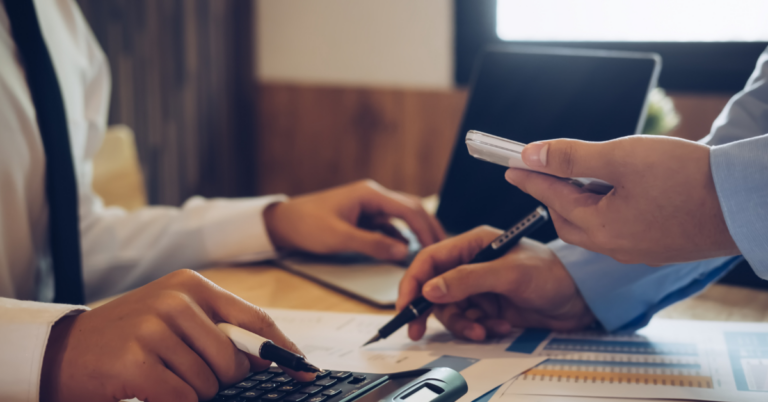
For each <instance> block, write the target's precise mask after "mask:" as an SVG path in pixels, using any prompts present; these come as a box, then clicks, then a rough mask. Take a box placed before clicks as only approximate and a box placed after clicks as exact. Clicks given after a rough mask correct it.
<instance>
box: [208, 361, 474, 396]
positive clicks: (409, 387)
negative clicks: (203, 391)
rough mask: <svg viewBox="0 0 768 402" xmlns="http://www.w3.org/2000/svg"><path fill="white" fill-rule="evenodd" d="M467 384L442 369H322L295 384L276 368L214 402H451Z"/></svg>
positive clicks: (226, 391)
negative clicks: (388, 371) (390, 371)
mask: <svg viewBox="0 0 768 402" xmlns="http://www.w3.org/2000/svg"><path fill="white" fill-rule="evenodd" d="M466 393H467V382H466V381H465V380H464V377H462V376H461V374H459V373H458V372H456V371H454V370H452V369H450V368H446V367H434V368H423V369H419V370H412V371H404V372H400V373H393V374H369V373H355V372H351V371H330V370H324V371H321V372H319V373H317V376H316V377H315V380H314V381H311V382H298V381H295V380H294V379H292V378H291V377H290V376H288V374H285V373H284V372H283V370H282V369H280V368H279V367H276V366H272V367H270V368H269V369H268V370H265V371H262V372H258V373H251V374H249V375H248V377H246V378H245V379H243V380H242V381H240V382H239V383H237V384H235V385H233V386H231V387H227V388H224V389H222V390H220V391H219V393H218V395H217V396H216V398H215V399H214V401H217V402H251V401H256V402H351V401H356V402H454V401H456V400H457V399H459V398H460V397H461V396H463V395H464V394H466Z"/></svg>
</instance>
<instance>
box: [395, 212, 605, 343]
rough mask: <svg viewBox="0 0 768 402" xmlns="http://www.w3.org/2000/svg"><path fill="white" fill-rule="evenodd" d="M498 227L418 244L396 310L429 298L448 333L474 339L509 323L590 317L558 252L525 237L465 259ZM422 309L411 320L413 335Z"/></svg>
mask: <svg viewBox="0 0 768 402" xmlns="http://www.w3.org/2000/svg"><path fill="white" fill-rule="evenodd" d="M500 233H501V231H500V230H498V229H495V228H491V227H488V226H481V227H478V228H475V229H473V230H471V231H469V232H466V233H464V234H462V235H460V236H456V237H454V238H451V239H448V240H445V241H443V242H440V243H437V244H435V245H432V246H430V247H427V248H425V249H424V250H422V251H421V252H420V253H419V254H418V255H417V257H416V259H415V260H414V261H413V264H411V266H410V267H409V268H408V271H407V272H406V274H405V276H404V277H403V279H402V281H401V282H400V294H399V297H398V301H397V309H398V311H400V310H402V309H403V308H405V307H406V306H407V305H408V304H409V303H410V302H411V301H412V300H413V299H415V298H416V297H417V296H418V295H419V294H423V295H424V297H426V298H427V299H428V300H430V301H431V302H433V303H435V304H436V306H435V310H434V313H435V316H436V317H437V318H438V319H439V320H440V321H441V322H442V323H443V324H444V325H445V326H446V328H447V329H448V330H449V331H451V332H452V333H453V334H454V335H456V336H458V337H461V338H465V339H470V340H474V341H482V340H484V339H486V338H487V337H488V336H501V335H505V334H507V333H509V331H510V330H511V328H512V327H543V328H552V329H557V330H572V329H578V328H583V327H586V326H588V325H590V324H591V323H592V322H594V316H593V315H592V312H591V311H590V310H589V307H588V306H587V305H586V303H585V301H584V299H583V298H582V297H581V294H580V293H579V291H578V289H577V288H576V285H575V284H574V282H573V280H572V279H571V277H570V275H569V274H568V272H567V271H566V270H565V267H564V266H563V264H562V263H561V262H560V260H559V259H558V258H557V256H556V255H555V254H554V253H553V252H552V251H551V250H550V249H549V248H548V247H547V246H545V245H544V244H541V243H539V242H536V241H534V240H530V239H527V238H523V239H522V240H521V241H520V243H519V244H518V245H517V246H516V247H515V248H514V249H512V250H511V251H510V252H508V253H507V254H505V255H504V256H503V257H501V258H499V259H496V260H493V261H490V262H485V263H481V264H467V265H465V264H466V263H467V262H469V261H471V260H472V258H473V257H474V256H475V254H477V253H478V252H479V251H480V250H482V249H483V248H484V247H485V246H486V245H487V244H488V243H490V242H491V241H492V240H493V239H494V238H496V237H497V236H498V235H499V234H500ZM427 317H428V315H427V314H425V315H422V316H420V317H419V318H418V319H416V320H414V321H412V322H411V323H410V324H409V328H408V334H409V336H410V338H411V339H413V340H418V339H421V337H422V336H423V335H424V332H425V331H426V320H427Z"/></svg>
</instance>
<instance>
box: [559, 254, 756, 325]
mask: <svg viewBox="0 0 768 402" xmlns="http://www.w3.org/2000/svg"><path fill="white" fill-rule="evenodd" d="M549 247H550V249H552V251H554V253H555V254H556V255H557V257H558V258H560V260H561V261H562V263H563V265H565V268H566V270H568V273H569V274H570V275H571V277H572V278H573V280H574V282H575V283H576V286H577V287H578V289H579V291H580V292H581V295H582V296H583V297H584V300H585V301H586V303H587V305H588V306H589V308H590V309H591V310H592V313H593V314H594V315H595V317H596V318H597V320H598V321H599V322H600V323H601V324H602V325H603V327H604V328H605V329H606V330H607V331H609V332H630V331H635V330H637V329H640V328H642V327H644V326H645V325H647V324H648V322H649V321H650V319H651V318H652V317H653V315H654V314H656V313H657V312H658V311H659V310H661V309H663V308H665V307H667V306H669V305H671V304H673V303H675V302H678V301H680V300H682V299H685V298H687V297H689V296H692V295H694V294H696V293H698V292H700V291H702V290H703V289H704V288H705V287H706V286H707V285H709V284H710V283H712V282H714V281H715V280H717V279H718V278H720V277H721V276H722V275H724V274H725V273H726V272H728V270H730V269H731V268H732V267H733V266H735V265H736V264H737V263H738V262H739V261H740V260H741V257H723V258H714V259H710V260H704V261H696V262H690V263H684V264H670V265H665V266H663V267H651V266H648V265H644V264H621V263H619V262H616V260H614V259H613V258H611V257H608V256H606V255H603V254H599V253H595V252H592V251H589V250H585V249H583V248H580V247H576V246H573V245H570V244H566V243H565V242H563V241H562V240H559V239H558V240H555V241H553V242H551V243H549Z"/></svg>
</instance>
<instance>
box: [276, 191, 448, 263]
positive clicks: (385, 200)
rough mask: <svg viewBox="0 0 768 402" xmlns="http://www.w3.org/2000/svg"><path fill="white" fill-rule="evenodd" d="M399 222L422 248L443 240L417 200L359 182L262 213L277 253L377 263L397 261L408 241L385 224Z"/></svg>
mask: <svg viewBox="0 0 768 402" xmlns="http://www.w3.org/2000/svg"><path fill="white" fill-rule="evenodd" d="M393 217H394V218H400V219H402V220H404V221H405V222H406V223H407V224H408V226H410V227H411V230H413V232H414V233H415V234H416V236H417V237H418V239H419V242H420V243H421V245H422V246H423V247H426V246H429V245H430V244H433V243H435V242H437V241H440V240H442V239H444V238H445V232H444V231H443V228H442V227H441V226H440V223H438V221H437V219H435V217H433V216H431V215H429V214H428V213H427V212H426V211H425V210H424V208H422V206H421V202H420V200H419V198H418V197H415V196H411V195H406V194H401V193H398V192H395V191H391V190H387V189H386V188H384V187H382V186H381V185H379V184H378V183H376V182H374V181H371V180H364V181H359V182H355V183H352V184H347V185H344V186H340V187H335V188H332V189H329V190H325V191H320V192H317V193H312V194H307V195H304V196H301V197H296V198H293V199H291V200H290V201H287V202H284V203H278V204H273V205H271V206H270V207H268V208H267V209H266V210H265V211H264V220H265V222H266V224H267V231H268V232H269V236H270V238H271V239H272V242H273V243H274V244H275V246H276V247H277V248H278V249H284V250H303V251H309V252H312V253H317V254H330V253H338V252H346V251H356V252H360V253H363V254H367V255H369V256H371V257H374V258H378V259H381V260H392V261H401V260H403V259H405V258H406V257H407V256H408V242H407V240H406V239H405V238H403V236H402V235H401V234H400V232H399V231H398V230H397V228H395V227H394V226H393V225H392V224H391V223H390V218H393Z"/></svg>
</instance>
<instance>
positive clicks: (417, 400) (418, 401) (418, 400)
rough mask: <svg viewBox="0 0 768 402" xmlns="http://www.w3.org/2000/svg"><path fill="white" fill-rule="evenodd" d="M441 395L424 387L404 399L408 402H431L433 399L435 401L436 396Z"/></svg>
mask: <svg viewBox="0 0 768 402" xmlns="http://www.w3.org/2000/svg"><path fill="white" fill-rule="evenodd" d="M438 395H439V394H438V393H437V392H435V391H432V390H431V389H429V388H428V387H424V386H422V387H421V389H419V390H418V391H416V392H414V393H412V394H410V395H408V396H406V397H405V398H403V399H404V400H406V401H408V402H429V401H431V400H433V399H435V397H436V396H438Z"/></svg>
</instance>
